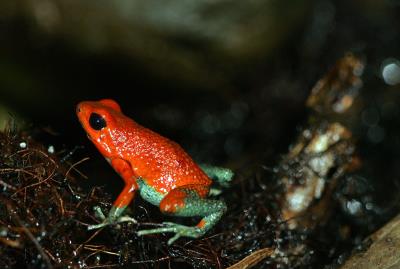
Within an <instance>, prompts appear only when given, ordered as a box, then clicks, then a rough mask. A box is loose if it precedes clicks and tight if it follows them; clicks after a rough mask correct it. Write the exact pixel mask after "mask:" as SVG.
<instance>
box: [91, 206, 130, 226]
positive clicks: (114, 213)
mask: <svg viewBox="0 0 400 269" xmlns="http://www.w3.org/2000/svg"><path fill="white" fill-rule="evenodd" d="M124 209H125V208H118V207H112V208H111V210H110V213H109V214H108V217H106V216H105V215H104V214H103V211H102V210H101V208H100V207H99V206H95V207H94V211H95V215H96V217H97V218H99V219H101V220H102V222H101V223H99V224H95V225H90V226H88V228H87V229H88V230H95V229H100V228H103V227H106V226H108V225H113V224H117V223H121V222H132V223H137V221H136V220H135V219H134V218H132V217H129V216H119V215H120V214H121V213H122V211H124Z"/></svg>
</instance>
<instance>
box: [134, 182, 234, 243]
mask: <svg viewBox="0 0 400 269" xmlns="http://www.w3.org/2000/svg"><path fill="white" fill-rule="evenodd" d="M208 192H209V187H208V186H203V185H186V186H181V187H178V188H176V189H173V190H171V191H170V192H169V193H168V194H167V195H166V196H165V197H164V198H163V199H162V201H161V202H160V210H161V212H162V213H164V214H168V215H172V216H180V217H194V216H200V217H203V218H202V219H201V221H200V222H199V223H198V224H197V225H196V226H194V227H189V226H184V225H180V224H176V223H172V222H164V223H163V224H164V227H161V228H156V229H150V230H142V231H139V232H138V235H140V236H141V235H146V234H156V233H166V232H172V233H175V235H174V236H173V237H172V238H171V239H169V240H168V244H169V245H170V244H172V243H173V242H175V241H176V240H177V239H178V238H180V237H182V236H185V237H192V238H198V237H201V236H202V235H204V234H205V233H206V232H207V231H208V230H210V229H211V228H212V227H213V226H214V225H215V224H216V223H217V222H218V221H219V220H220V219H221V217H222V215H223V214H224V213H225V211H226V205H225V202H223V201H219V200H208V199H206V197H207V195H208Z"/></svg>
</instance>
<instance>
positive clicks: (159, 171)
mask: <svg viewBox="0 0 400 269" xmlns="http://www.w3.org/2000/svg"><path fill="white" fill-rule="evenodd" d="M133 124H135V128H131V132H130V134H129V139H128V141H127V142H128V143H126V147H128V148H126V152H129V162H130V164H131V166H132V169H133V170H134V171H135V173H136V174H137V175H138V176H139V177H141V178H143V180H144V181H145V182H146V183H147V184H148V185H150V186H152V187H153V188H155V189H156V190H157V191H159V192H162V193H167V192H169V191H170V190H171V189H174V188H176V187H179V186H184V185H192V184H196V185H197V184H200V185H204V186H208V185H210V184H211V183H212V181H211V179H210V178H209V177H208V176H207V175H206V174H205V173H204V172H203V171H202V170H201V168H200V167H199V166H198V165H197V164H196V163H195V162H194V161H193V159H192V158H191V157H190V156H189V155H188V154H187V153H186V152H185V151H184V150H183V149H182V147H181V146H179V145H178V144H177V143H175V142H173V141H171V140H169V139H168V138H165V137H163V136H161V135H159V134H157V133H155V132H153V131H151V130H149V129H147V128H145V127H143V126H141V125H139V124H137V123H136V122H133Z"/></svg>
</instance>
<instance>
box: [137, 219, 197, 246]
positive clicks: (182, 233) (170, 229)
mask: <svg viewBox="0 0 400 269" xmlns="http://www.w3.org/2000/svg"><path fill="white" fill-rule="evenodd" d="M163 225H164V227H161V228H156V229H149V230H141V231H138V232H137V234H138V235H139V236H142V235H147V234H158V233H175V235H174V236H173V237H172V238H170V239H169V240H168V245H171V244H173V243H174V242H175V241H176V240H178V239H179V238H180V237H191V238H198V237H200V236H202V235H203V234H204V232H203V231H202V230H201V229H199V228H197V227H189V226H185V225H181V224H176V223H173V222H163Z"/></svg>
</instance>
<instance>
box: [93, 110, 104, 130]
mask: <svg viewBox="0 0 400 269" xmlns="http://www.w3.org/2000/svg"><path fill="white" fill-rule="evenodd" d="M89 124H90V127H92V128H93V129H94V130H97V131H99V130H101V129H103V128H104V127H106V126H107V123H106V120H105V119H104V118H103V117H102V116H100V115H99V114H97V113H92V114H90V118H89Z"/></svg>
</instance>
